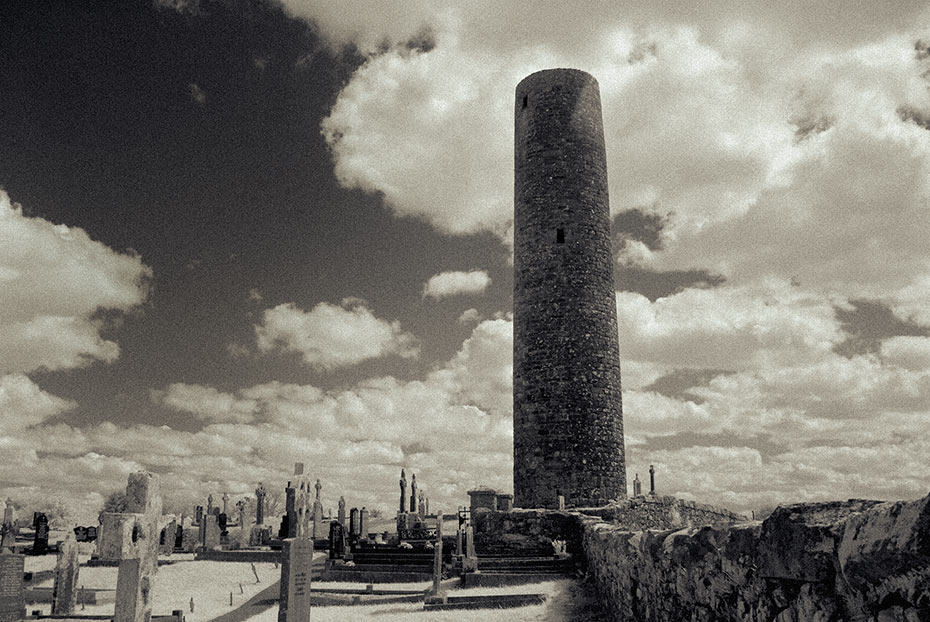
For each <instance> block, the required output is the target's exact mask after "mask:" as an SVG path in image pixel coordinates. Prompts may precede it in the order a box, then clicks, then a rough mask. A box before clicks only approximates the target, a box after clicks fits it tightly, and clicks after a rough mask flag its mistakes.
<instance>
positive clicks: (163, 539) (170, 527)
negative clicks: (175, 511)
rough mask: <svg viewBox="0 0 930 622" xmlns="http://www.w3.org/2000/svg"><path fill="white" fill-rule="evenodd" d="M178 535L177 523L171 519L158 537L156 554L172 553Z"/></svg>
mask: <svg viewBox="0 0 930 622" xmlns="http://www.w3.org/2000/svg"><path fill="white" fill-rule="evenodd" d="M177 535H178V521H177V519H171V520H170V521H169V522H168V524H167V525H165V528H164V529H163V530H162V531H161V535H160V536H159V537H158V553H159V554H161V555H171V554H172V553H173V552H174V543H175V540H176V539H177Z"/></svg>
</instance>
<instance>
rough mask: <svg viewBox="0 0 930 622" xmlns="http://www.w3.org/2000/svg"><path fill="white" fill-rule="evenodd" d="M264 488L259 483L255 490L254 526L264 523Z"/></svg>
mask: <svg viewBox="0 0 930 622" xmlns="http://www.w3.org/2000/svg"><path fill="white" fill-rule="evenodd" d="M265 494H266V491H265V487H264V486H263V485H262V483H261V482H259V483H258V488H256V489H255V524H256V525H261V524H263V523H264V522H265Z"/></svg>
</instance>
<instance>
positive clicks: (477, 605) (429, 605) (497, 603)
mask: <svg viewBox="0 0 930 622" xmlns="http://www.w3.org/2000/svg"><path fill="white" fill-rule="evenodd" d="M544 602H546V595H545V594H497V595H491V596H433V597H429V598H427V599H426V602H425V603H424V604H423V609H424V610H426V611H435V610H440V609H506V608H512V607H526V606H529V605H539V604H541V603H544Z"/></svg>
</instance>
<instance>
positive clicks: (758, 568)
mask: <svg viewBox="0 0 930 622" xmlns="http://www.w3.org/2000/svg"><path fill="white" fill-rule="evenodd" d="M663 521H667V522H663ZM473 524H474V526H475V542H476V547H477V548H478V553H479V556H480V555H481V552H482V550H485V551H489V552H490V551H498V550H500V548H501V547H503V549H504V550H506V551H507V552H509V553H511V554H520V552H521V551H525V552H527V553H529V552H530V551H543V550H545V548H546V546H548V547H549V549H550V550H551V548H552V542H553V540H562V541H565V542H566V543H567V546H568V550H569V551H570V552H572V553H574V554H575V558H576V560H578V561H579V564H580V565H581V566H582V569H583V570H585V571H586V572H587V574H588V576H589V577H590V578H591V579H592V580H593V583H594V585H595V587H596V589H597V591H598V592H599V596H600V600H601V601H602V602H603V603H604V605H605V607H606V608H607V610H608V611H609V612H610V613H611V615H612V617H613V619H616V620H635V621H639V620H649V621H656V622H664V621H668V622H672V621H674V622H680V621H683V620H684V621H691V622H698V621H700V622H711V621H717V620H722V621H730V620H733V621H735V620H740V621H749V622H763V621H765V622H772V621H776V622H805V621H811V622H834V621H836V622H840V621H847V620H849V621H869V622H925V621H928V620H930V496H928V497H926V498H924V499H918V500H914V501H897V502H879V501H863V500H850V501H842V502H840V501H837V502H827V503H808V504H798V505H789V506H781V507H779V508H778V509H776V510H775V512H773V513H772V515H771V516H769V517H768V518H767V519H765V520H764V521H747V520H745V519H744V518H742V517H739V516H737V515H734V514H731V513H729V512H726V511H725V510H719V509H715V508H712V507H710V506H704V505H700V504H693V503H689V502H686V501H680V500H675V499H673V498H670V497H662V498H658V499H655V498H653V499H643V498H642V497H640V498H637V499H632V500H628V501H624V502H622V503H620V504H619V505H615V506H608V507H605V508H594V509H579V510H572V511H553V510H513V511H511V512H476V513H475V515H474V516H473Z"/></svg>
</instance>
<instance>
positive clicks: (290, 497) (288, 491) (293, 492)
mask: <svg viewBox="0 0 930 622" xmlns="http://www.w3.org/2000/svg"><path fill="white" fill-rule="evenodd" d="M284 515H285V517H286V520H287V531H286V532H285V533H284V537H285V538H296V537H297V489H296V488H294V487H293V486H291V483H290V482H288V483H287V488H285V489H284Z"/></svg>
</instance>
